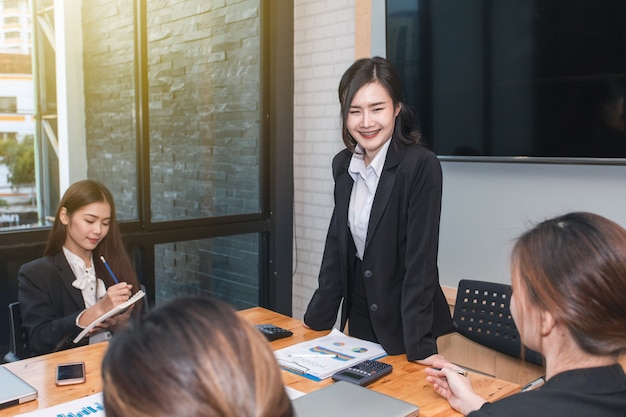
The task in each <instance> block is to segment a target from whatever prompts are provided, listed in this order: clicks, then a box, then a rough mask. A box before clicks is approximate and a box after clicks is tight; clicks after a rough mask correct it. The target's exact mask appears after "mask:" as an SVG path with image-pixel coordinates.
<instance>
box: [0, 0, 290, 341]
mask: <svg viewBox="0 0 626 417" xmlns="http://www.w3.org/2000/svg"><path fill="white" fill-rule="evenodd" d="M174 3H176V5H175V4H174ZM34 4H35V6H36V7H37V8H38V9H37V10H38V13H42V14H43V15H42V16H45V18H44V17H42V18H41V19H40V20H39V22H38V23H39V24H41V22H48V23H53V22H56V21H59V20H56V19H55V16H54V13H62V12H64V10H54V7H53V6H57V7H63V2H60V3H58V2H52V1H51V0H37V1H34ZM193 4H194V5H193V7H191V6H190V8H189V9H188V10H179V9H178V8H179V6H180V3H178V2H174V1H164V2H160V3H159V4H157V3H156V2H147V1H143V0H138V1H136V2H128V1H126V0H97V1H96V0H94V1H89V2H83V3H82V9H81V10H74V9H72V10H70V11H69V13H70V14H71V13H79V18H77V19H70V20H71V21H72V22H73V23H76V22H78V23H80V24H81V32H82V36H83V40H82V41H83V42H82V44H83V51H82V54H80V57H81V59H82V61H81V62H80V64H78V65H77V66H78V67H80V68H81V69H84V73H82V74H81V75H82V77H83V79H82V80H81V81H82V82H70V83H68V85H61V84H58V85H57V83H56V80H57V79H58V78H61V79H62V77H57V74H56V69H57V67H59V68H61V67H62V66H60V65H57V61H58V60H61V59H67V57H63V56H57V55H56V51H55V49H54V48H52V43H51V39H49V38H48V37H47V36H46V34H45V33H44V32H46V31H44V30H43V28H42V27H39V28H38V29H37V30H36V31H35V32H34V36H33V38H34V40H35V41H34V43H35V48H34V49H35V53H36V54H37V55H36V56H37V60H36V62H37V63H38V69H37V74H35V78H37V79H36V81H35V82H36V90H37V97H36V101H37V103H38V109H39V111H40V113H39V116H40V117H39V118H38V126H37V129H36V142H37V146H36V149H37V152H38V156H39V158H40V160H39V161H40V163H41V166H40V171H41V172H44V173H45V174H42V175H41V177H40V178H39V180H40V181H43V180H44V179H45V180H49V181H50V183H49V184H48V185H46V186H45V187H42V189H43V190H44V191H46V192H49V193H50V194H49V195H46V196H45V197H44V198H42V201H43V202H44V203H45V204H46V205H47V206H46V211H44V213H45V214H44V217H45V216H51V215H53V214H54V209H55V206H56V204H57V202H58V200H59V195H58V194H59V193H60V187H59V179H58V172H59V165H60V164H59V162H58V161H59V159H58V158H57V155H58V153H57V152H59V153H60V152H62V151H59V150H58V148H55V145H57V146H58V144H64V142H63V141H68V138H66V137H63V135H66V134H64V133H62V129H60V128H59V126H60V125H61V121H60V120H59V119H60V117H61V116H60V115H61V114H62V113H63V112H67V109H61V108H59V105H58V103H57V100H56V97H57V95H59V94H62V93H67V92H66V91H65V90H66V89H67V90H68V91H69V93H68V96H71V97H81V98H84V105H83V108H84V110H85V122H84V126H85V132H84V137H85V140H84V142H85V143H84V144H83V145H85V146H86V149H85V152H86V164H87V168H86V170H87V174H86V176H87V177H88V178H92V179H95V180H99V181H101V182H103V183H104V184H105V185H107V187H108V188H109V189H110V190H111V191H112V193H113V195H114V197H115V202H116V206H117V207H116V208H117V214H118V218H119V219H120V220H121V221H122V225H121V226H122V232H123V235H124V240H125V243H126V244H127V248H128V250H129V252H130V253H131V254H132V255H133V257H134V260H135V265H136V268H137V272H138V275H139V277H140V280H141V281H142V283H143V284H144V285H145V286H146V288H147V290H148V294H149V297H153V299H152V300H151V301H156V302H159V301H161V300H165V299H168V298H171V297H175V296H179V295H183V294H213V295H214V296H216V297H219V298H222V299H224V300H226V301H228V302H229V303H231V304H232V305H234V306H235V307H236V308H246V307H250V306H254V305H261V306H265V307H270V308H272V309H275V310H277V311H279V312H283V313H286V314H290V313H291V267H292V265H291V253H292V249H291V244H292V226H291V216H292V207H291V204H292V203H291V194H290V190H291V189H292V185H291V182H292V175H291V163H292V162H291V161H292V155H291V147H292V137H291V135H292V132H293V127H292V123H291V117H292V112H291V111H290V109H291V108H292V107H293V106H292V100H293V90H292V86H291V85H289V83H285V82H284V80H285V79H290V78H292V76H291V71H293V62H292V57H291V51H292V48H291V47H288V46H287V47H285V44H284V42H285V41H286V40H288V41H287V45H289V44H290V43H292V40H291V39H292V38H291V37H292V32H293V30H292V29H293V27H292V26H291V25H292V22H293V5H289V7H285V5H287V4H288V3H285V4H282V3H281V5H280V7H277V6H275V5H274V2H265V1H262V0H243V1H238V2H237V3H235V4H230V3H229V2H226V3H223V4H222V5H218V6H214V5H212V4H208V2H204V1H197V2H194V3H193ZM172 10H177V13H175V14H173V13H172ZM113 11H114V12H113ZM65 12H68V11H65ZM276 22H283V23H281V24H280V25H278V24H276ZM284 22H288V23H284ZM49 29H50V27H48V28H46V30H49ZM52 29H53V32H54V30H62V29H63V28H54V27H53V28H52ZM278 40H281V45H283V46H282V47H281V48H277V46H276V42H277V41H278ZM270 51H271V53H270ZM74 55H75V54H74ZM64 64H65V66H66V67H67V65H68V62H67V61H65V62H64ZM74 65H76V64H75V63H74ZM72 81H73V80H72ZM270 93H271V94H270ZM270 97H273V99H272V100H273V101H272V102H270ZM72 114H73V116H74V117H76V114H75V113H72ZM74 134H75V135H80V134H82V133H81V132H74ZM75 135H74V136H75ZM67 152H69V160H70V161H72V160H74V161H77V163H81V162H82V160H81V159H80V158H83V159H85V158H84V157H83V156H82V154H79V153H75V152H77V150H76V149H75V148H73V147H69V150H68V151H67ZM73 153H75V154H73ZM72 158H74V159H72ZM278 173H280V175H279V174H278ZM44 177H45V178H44ZM277 190H280V193H278V192H277ZM42 195H43V194H42ZM0 233H1V234H2V241H1V242H0V270H1V271H3V273H2V276H4V277H6V278H5V279H3V280H0V306H1V305H4V304H8V302H10V301H14V300H15V299H16V297H17V271H18V269H19V267H20V265H21V264H23V263H24V262H26V261H28V260H31V259H34V258H37V257H39V256H41V253H42V251H43V246H44V245H45V241H46V239H47V234H48V229H47V228H46V227H41V228H30V229H29V230H22V231H20V230H17V229H15V228H13V229H12V230H11V231H8V232H4V233H3V232H1V231H0ZM5 236H6V239H5ZM15 245H18V246H19V247H20V250H19V251H17V250H16V249H15V248H16V246H15ZM1 320H2V317H1V316H0V324H1ZM2 337H5V336H4V335H0V345H1V344H2V339H1V338H2Z"/></svg>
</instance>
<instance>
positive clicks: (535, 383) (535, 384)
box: [522, 376, 546, 392]
mask: <svg viewBox="0 0 626 417" xmlns="http://www.w3.org/2000/svg"><path fill="white" fill-rule="evenodd" d="M545 382H546V380H545V379H544V377H542V376H540V377H539V378H537V379H535V380H534V381H531V382H529V383H528V384H526V385H524V386H523V387H522V392H526V391H534V390H536V389H537V388H540V387H541V386H542V385H543V384H545Z"/></svg>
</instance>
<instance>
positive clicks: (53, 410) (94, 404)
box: [16, 392, 106, 417]
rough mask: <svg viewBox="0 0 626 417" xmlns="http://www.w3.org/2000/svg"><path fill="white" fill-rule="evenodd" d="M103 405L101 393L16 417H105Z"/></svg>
mask: <svg viewBox="0 0 626 417" xmlns="http://www.w3.org/2000/svg"><path fill="white" fill-rule="evenodd" d="M103 404H104V401H103V399H102V392H99V393H97V394H93V395H89V396H87V397H82V398H79V399H77V400H73V401H68V402H66V403H63V404H59V405H55V406H52V407H47V408H42V409H41V410H37V411H32V412H30V413H24V414H18V415H17V416H16V417H70V416H73V417H78V416H80V417H82V416H89V417H91V416H94V417H106V414H105V412H104V405H103Z"/></svg>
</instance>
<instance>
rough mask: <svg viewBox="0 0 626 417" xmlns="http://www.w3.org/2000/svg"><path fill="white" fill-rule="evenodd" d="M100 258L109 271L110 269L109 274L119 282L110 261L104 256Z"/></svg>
mask: <svg viewBox="0 0 626 417" xmlns="http://www.w3.org/2000/svg"><path fill="white" fill-rule="evenodd" d="M100 260H101V261H102V263H103V264H104V266H105V267H106V269H107V271H109V275H111V278H113V281H115V283H116V284H119V283H120V281H119V280H118V279H117V277H116V276H115V274H114V273H113V270H112V269H111V267H110V266H109V264H108V262H107V260H106V259H104V256H101V257H100Z"/></svg>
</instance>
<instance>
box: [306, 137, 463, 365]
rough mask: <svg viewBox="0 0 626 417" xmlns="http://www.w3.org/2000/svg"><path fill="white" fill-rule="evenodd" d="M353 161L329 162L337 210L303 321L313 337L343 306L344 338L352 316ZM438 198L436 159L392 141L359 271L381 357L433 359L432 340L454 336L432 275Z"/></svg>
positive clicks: (343, 157)
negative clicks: (350, 223)
mask: <svg viewBox="0 0 626 417" xmlns="http://www.w3.org/2000/svg"><path fill="white" fill-rule="evenodd" d="M351 157H352V153H351V152H350V151H349V150H347V149H345V150H343V151H341V152H339V153H338V154H337V155H336V156H335V158H334V159H333V165H332V166H333V177H334V179H335V191H334V198H335V209H334V211H333V215H332V218H331V221H330V226H329V229H328V235H327V237H326V246H325V248H324V255H323V258H322V266H321V269H320V274H319V287H318V289H317V290H316V291H315V293H314V294H313V298H312V299H311V301H310V303H309V305H308V307H307V311H306V313H305V316H304V322H305V323H306V324H307V325H308V326H310V327H311V328H313V329H316V330H323V329H330V328H331V327H332V326H333V325H334V323H335V321H336V318H337V312H338V310H339V305H340V303H341V301H342V300H343V301H344V303H343V306H342V312H341V329H342V330H343V329H344V327H345V324H346V321H347V318H348V313H349V311H350V303H351V300H350V294H351V282H350V281H351V279H352V276H353V273H354V264H355V262H354V260H355V256H356V249H355V248H354V243H353V240H352V235H351V233H350V229H349V227H348V206H349V203H350V195H351V192H352V185H353V180H352V177H351V176H350V174H349V173H348V166H349V165H350V159H351ZM441 192H442V175H441V165H440V164H439V160H438V159H437V157H436V155H435V154H434V153H432V152H431V151H429V150H428V149H427V148H425V147H423V146H421V145H410V146H406V145H404V144H402V143H400V142H399V141H396V140H394V139H392V140H391V144H390V146H389V149H388V151H387V157H386V160H385V164H384V167H383V172H382V174H381V177H380V181H379V183H378V188H377V190H376V196H375V197H374V202H373V206H372V211H371V214H370V221H369V226H368V231H367V238H366V243H365V250H364V254H363V264H362V265H363V276H364V282H365V291H366V295H367V303H368V305H369V310H370V318H371V321H372V326H373V328H374V331H375V333H376V336H377V338H378V341H379V343H380V344H381V345H382V346H383V348H384V349H385V350H386V351H387V353H389V354H392V355H393V354H400V353H405V352H406V353H407V356H408V359H409V360H416V359H423V358H425V357H428V356H430V355H432V354H434V353H437V344H436V337H437V336H439V335H441V334H444V333H447V332H449V331H451V330H452V319H451V317H450V310H449V307H448V303H447V302H446V299H445V296H444V295H443V291H442V290H441V287H440V285H439V272H438V269H437V253H438V245H439V218H440V214H441Z"/></svg>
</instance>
